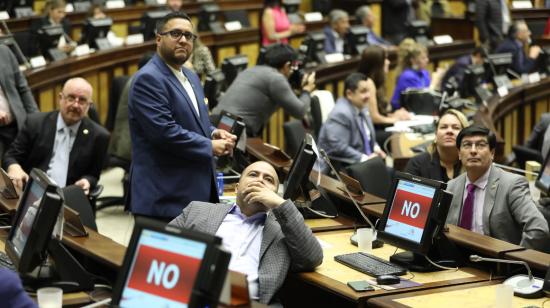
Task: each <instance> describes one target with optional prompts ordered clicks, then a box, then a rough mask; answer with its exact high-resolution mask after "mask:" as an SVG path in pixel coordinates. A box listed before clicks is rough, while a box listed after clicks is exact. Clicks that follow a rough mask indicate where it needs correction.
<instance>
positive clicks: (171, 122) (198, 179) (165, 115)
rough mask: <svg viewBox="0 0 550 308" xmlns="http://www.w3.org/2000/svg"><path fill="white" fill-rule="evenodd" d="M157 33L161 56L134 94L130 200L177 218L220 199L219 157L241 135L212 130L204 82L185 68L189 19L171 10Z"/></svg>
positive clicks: (135, 206)
mask: <svg viewBox="0 0 550 308" xmlns="http://www.w3.org/2000/svg"><path fill="white" fill-rule="evenodd" d="M156 32H157V34H156V43H157V54H156V55H154V56H153V58H152V59H151V60H150V61H149V62H148V63H147V64H146V65H145V66H144V67H143V68H142V69H140V70H139V71H138V72H137V74H136V75H135V76H134V79H133V83H132V86H131V88H130V95H129V102H128V118H129V122H130V136H131V138H132V166H131V169H130V200H129V202H130V208H131V210H132V213H134V214H137V215H145V216H151V217H156V218H159V219H163V220H170V219H173V218H174V217H176V216H177V215H178V214H179V213H181V210H182V209H183V208H184V207H185V206H186V205H187V204H188V203H189V202H191V201H212V202H217V201H218V196H217V193H216V192H217V189H216V181H215V177H214V172H215V168H214V160H213V157H214V156H221V155H226V154H228V153H230V152H231V151H232V150H233V147H234V146H235V140H236V136H234V135H232V134H229V133H227V132H226V131H224V130H218V129H215V128H214V127H213V126H212V125H211V124H210V120H209V119H208V109H207V108H206V105H205V102H204V101H205V99H204V93H203V90H202V87H201V84H200V80H199V78H198V77H197V75H196V74H195V73H193V72H192V71H191V70H189V69H187V68H185V67H183V64H184V63H185V61H187V59H188V58H189V57H190V56H191V51H192V50H193V43H194V41H195V39H196V38H197V36H196V35H195V34H194V29H193V25H192V24H191V19H190V18H189V16H187V15H186V14H185V13H181V12H172V13H170V14H168V15H166V16H165V17H164V18H163V19H162V20H161V21H160V22H159V23H158V24H157V29H156ZM212 138H213V139H212Z"/></svg>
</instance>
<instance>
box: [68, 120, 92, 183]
mask: <svg viewBox="0 0 550 308" xmlns="http://www.w3.org/2000/svg"><path fill="white" fill-rule="evenodd" d="M89 124H90V123H88V119H87V118H82V122H81V123H80V126H79V127H78V132H77V133H76V137H75V139H74V143H73V147H72V148H71V154H70V155H69V167H68V169H67V179H68V178H69V174H70V173H71V172H70V170H72V167H73V165H74V163H75V162H76V158H77V157H79V156H80V151H82V148H83V147H85V146H86V144H88V142H89V140H90V138H89V137H90V133H91V125H89Z"/></svg>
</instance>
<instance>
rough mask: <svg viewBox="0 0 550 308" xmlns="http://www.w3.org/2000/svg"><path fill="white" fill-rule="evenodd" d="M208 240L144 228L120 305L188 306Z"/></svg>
mask: <svg viewBox="0 0 550 308" xmlns="http://www.w3.org/2000/svg"><path fill="white" fill-rule="evenodd" d="M206 248H207V244H206V243H203V242H198V241H194V240H190V239H185V238H181V237H177V236H173V235H170V234H166V233H162V232H157V231H152V230H147V229H144V230H142V232H141V236H140V237H139V240H138V243H137V245H136V249H135V251H134V252H133V254H134V255H133V260H132V263H131V266H130V267H129V269H130V270H129V273H128V276H127V280H126V282H125V284H124V288H123V290H122V297H121V299H120V307H138V306H139V307H187V306H188V303H189V300H190V298H191V291H192V290H193V286H194V284H195V279H196V277H197V275H198V272H199V269H200V267H201V263H202V259H203V257H204V254H205V251H206Z"/></svg>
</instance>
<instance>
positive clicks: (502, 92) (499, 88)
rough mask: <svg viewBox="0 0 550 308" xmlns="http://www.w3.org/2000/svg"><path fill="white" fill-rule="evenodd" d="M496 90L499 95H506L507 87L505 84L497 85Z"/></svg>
mask: <svg viewBox="0 0 550 308" xmlns="http://www.w3.org/2000/svg"><path fill="white" fill-rule="evenodd" d="M497 92H498V95H500V97H504V96H506V95H508V88H507V87H506V86H502V87H498V89H497Z"/></svg>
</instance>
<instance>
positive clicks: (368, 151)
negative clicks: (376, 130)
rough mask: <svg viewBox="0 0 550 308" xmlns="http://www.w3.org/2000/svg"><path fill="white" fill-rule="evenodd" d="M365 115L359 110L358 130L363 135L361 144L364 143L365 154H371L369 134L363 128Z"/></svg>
mask: <svg viewBox="0 0 550 308" xmlns="http://www.w3.org/2000/svg"><path fill="white" fill-rule="evenodd" d="M366 120H367V119H366V118H365V115H364V114H363V113H362V112H359V121H358V122H359V123H358V124H359V131H360V132H361V135H362V136H363V145H364V147H365V148H364V152H365V154H367V155H371V154H372V148H371V146H370V139H369V135H368V134H367V131H366V130H365V124H366V123H367V122H366Z"/></svg>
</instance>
